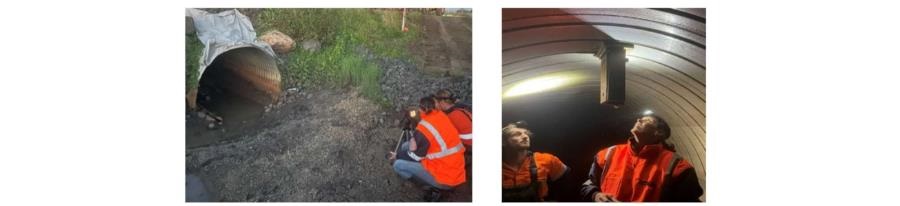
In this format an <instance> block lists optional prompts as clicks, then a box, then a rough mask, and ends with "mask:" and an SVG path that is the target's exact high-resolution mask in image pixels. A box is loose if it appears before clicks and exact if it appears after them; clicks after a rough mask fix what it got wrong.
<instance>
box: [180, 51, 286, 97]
mask: <svg viewBox="0 0 900 206" xmlns="http://www.w3.org/2000/svg"><path fill="white" fill-rule="evenodd" d="M280 93H281V74H280V73H279V72H278V67H277V66H276V64H275V59H274V58H273V57H271V56H269V55H268V54H266V53H265V52H263V51H261V50H259V49H256V48H253V47H244V48H237V49H233V50H229V51H227V52H225V53H222V54H220V55H219V56H218V57H216V58H215V60H214V61H213V63H212V64H211V65H210V66H209V67H207V68H206V69H205V71H204V72H203V74H202V75H201V76H200V85H199V95H201V96H202V97H203V96H208V97H209V98H206V97H203V98H198V100H197V103H198V104H199V105H201V106H207V105H208V104H214V102H213V101H216V100H228V99H233V98H242V99H245V100H249V101H251V102H253V103H255V104H259V105H262V106H265V105H268V104H271V103H273V102H275V101H277V100H278V96H279V94H280ZM216 96H219V97H220V98H215V97H216Z"/></svg>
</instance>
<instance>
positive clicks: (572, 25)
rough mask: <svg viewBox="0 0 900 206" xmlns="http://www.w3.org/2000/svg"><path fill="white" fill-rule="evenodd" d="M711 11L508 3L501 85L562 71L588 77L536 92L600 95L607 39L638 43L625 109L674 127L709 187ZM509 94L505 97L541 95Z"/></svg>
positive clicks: (558, 98)
mask: <svg viewBox="0 0 900 206" xmlns="http://www.w3.org/2000/svg"><path fill="white" fill-rule="evenodd" d="M705 18H706V12H705V9H504V10H503V89H504V91H506V90H507V89H508V88H509V87H510V86H511V85H513V84H515V83H517V82H520V81H523V80H526V79H530V78H533V77H538V76H541V75H547V74H553V73H558V72H570V73H572V72H574V73H579V74H581V75H583V76H584V77H585V78H584V79H583V80H582V81H579V82H577V83H574V84H572V85H569V86H567V87H564V88H560V89H557V90H555V91H554V92H547V93H539V94H534V95H536V96H542V97H543V98H542V99H545V100H548V101H553V102H564V101H590V100H592V99H593V100H596V99H597V98H599V97H598V96H599V93H600V88H599V87H600V86H599V83H600V82H599V81H600V80H599V76H600V75H599V68H600V60H599V59H598V58H597V57H594V56H593V53H595V52H596V51H597V49H598V48H599V44H600V43H601V41H603V40H607V39H615V40H618V41H621V42H626V43H631V44H634V45H635V46H634V49H632V50H631V51H629V52H628V54H627V57H628V59H629V61H628V62H627V64H626V101H625V106H624V108H625V109H628V110H641V109H645V108H652V109H653V110H654V111H655V112H656V113H657V114H658V115H660V116H662V117H663V118H665V119H666V120H667V121H668V122H669V123H670V124H671V125H672V127H673V134H672V138H671V140H672V141H673V142H674V143H675V144H676V149H677V150H678V153H680V154H681V155H682V156H684V157H685V158H686V159H687V160H688V161H690V162H691V163H692V164H693V165H694V166H695V167H696V168H697V173H698V176H699V177H700V179H701V183H702V185H704V187H705V168H706V167H705V166H706V165H705V159H706V22H705ZM533 99H534V98H531V99H530V100H528V99H527V98H505V99H504V103H507V101H519V102H518V103H521V101H536V100H533Z"/></svg>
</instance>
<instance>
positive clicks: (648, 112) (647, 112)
mask: <svg viewBox="0 0 900 206" xmlns="http://www.w3.org/2000/svg"><path fill="white" fill-rule="evenodd" d="M651 114H653V111H651V110H649V109H648V110H645V111H644V115H651Z"/></svg>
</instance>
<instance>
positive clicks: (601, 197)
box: [594, 192, 621, 202]
mask: <svg viewBox="0 0 900 206" xmlns="http://www.w3.org/2000/svg"><path fill="white" fill-rule="evenodd" d="M594 202H621V201H619V200H617V199H616V197H613V196H612V195H610V194H606V193H600V192H598V193H595V194H594Z"/></svg>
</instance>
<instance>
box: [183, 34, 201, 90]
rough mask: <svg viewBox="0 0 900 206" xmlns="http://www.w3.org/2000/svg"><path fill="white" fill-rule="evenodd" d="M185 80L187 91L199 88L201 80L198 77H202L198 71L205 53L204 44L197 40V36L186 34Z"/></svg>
mask: <svg viewBox="0 0 900 206" xmlns="http://www.w3.org/2000/svg"><path fill="white" fill-rule="evenodd" d="M184 45H185V47H184V50H185V51H184V62H185V64H184V71H185V73H184V78H185V80H186V81H185V85H184V88H185V91H187V90H190V89H191V88H194V87H196V86H197V84H198V82H199V81H200V80H198V79H197V77H199V76H200V74H199V73H198V71H197V69H198V67H200V62H199V61H200V54H201V52H202V51H203V43H200V39H197V35H196V34H186V35H184Z"/></svg>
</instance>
